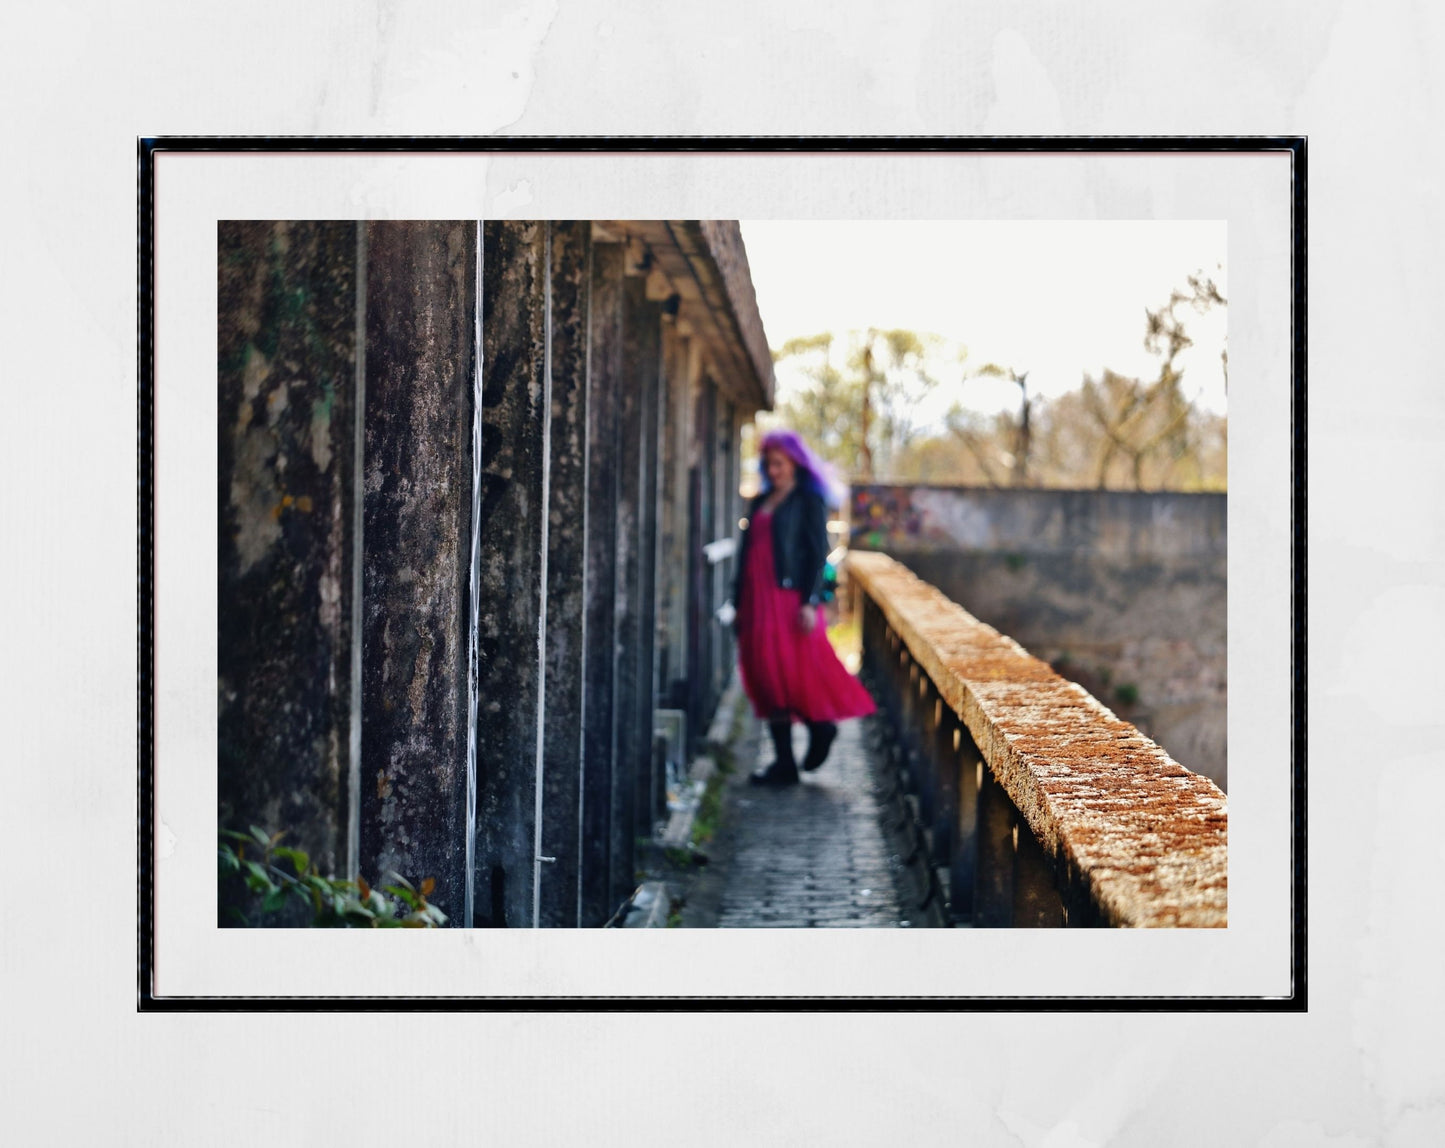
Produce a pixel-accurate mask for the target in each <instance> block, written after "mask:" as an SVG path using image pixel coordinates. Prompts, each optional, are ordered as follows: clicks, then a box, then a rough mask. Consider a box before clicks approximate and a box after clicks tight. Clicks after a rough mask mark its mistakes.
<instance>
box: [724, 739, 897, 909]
mask: <svg viewBox="0 0 1445 1148" xmlns="http://www.w3.org/2000/svg"><path fill="white" fill-rule="evenodd" d="M873 720H875V719H863V720H859V721H848V722H843V723H842V724H841V725H840V726H839V731H838V738H837V740H836V741H835V742H834V743H833V752H832V753H831V754H830V755H829V757H828V760H827V761H826V762H825V763H824V764H823V766H822V768H821V769H819V770H818V771H817V772H816V773H811V774H805V775H804V777H803V780H802V782H801V783H800V784H798V785H796V786H793V787H791V788H789V789H784V790H771V789H759V788H756V787H752V786H749V785H748V784H747V777H746V774H747V772H748V771H750V770H751V769H753V768H756V766H757V765H761V764H765V763H766V761H768V760H771V758H772V743H771V741H770V740H769V739H768V738H766V737H759V736H758V731H757V730H756V727H754V730H753V736H751V737H749V738H746V739H744V740H743V742H742V743H741V744H740V749H742V748H744V747H746V750H747V751H748V752H746V753H745V755H744V756H743V757H742V760H741V761H740V762H739V765H740V767H741V768H739V769H738V771H737V774H736V775H735V776H734V777H733V778H731V779H730V784H729V786H728V791H729V804H730V806H731V808H730V810H729V816H728V822H729V829H730V832H729V834H728V838H729V840H728V846H727V852H728V857H727V858H726V861H725V872H723V873H721V874H720V877H721V878H722V882H721V889H720V897H719V900H718V906H717V918H716V924H717V926H718V927H719V928H747V927H760V926H762V927H789V928H808V927H819V928H825V927H826V928H861V927H875V928H876V927H883V928H896V927H898V926H900V925H903V926H908V925H913V924H918V923H922V922H921V920H920V919H919V918H918V917H917V915H916V914H915V913H913V912H911V911H910V910H909V909H908V908H906V907H905V906H906V905H908V903H909V901H910V899H911V893H910V890H909V883H908V878H907V875H906V873H905V872H904V868H903V865H902V862H900V861H899V859H898V857H897V854H896V853H895V852H894V847H893V845H892V844H891V843H890V841H889V836H888V834H887V833H886V832H885V824H886V822H885V815H886V811H885V809H884V808H883V806H882V805H881V803H880V794H881V792H883V791H882V790H880V786H879V781H880V778H879V776H878V771H877V769H876V768H875V763H874V761H873V756H872V754H871V753H870V752H869V750H868V748H867V741H868V737H867V734H868V726H869V725H870V724H871V722H872V721H873ZM807 736H808V734H807V730H806V729H805V728H804V727H803V726H801V725H798V726H794V727H793V737H794V752H795V754H796V756H797V758H798V760H800V761H801V760H802V758H803V754H804V752H805V750H806V747H807Z"/></svg>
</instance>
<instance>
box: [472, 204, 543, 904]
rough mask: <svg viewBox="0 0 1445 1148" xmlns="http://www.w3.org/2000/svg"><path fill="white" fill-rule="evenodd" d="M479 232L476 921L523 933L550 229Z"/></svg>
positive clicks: (537, 701) (534, 756)
mask: <svg viewBox="0 0 1445 1148" xmlns="http://www.w3.org/2000/svg"><path fill="white" fill-rule="evenodd" d="M483 232H484V242H483V249H482V276H481V278H482V314H483V322H482V332H483V348H482V372H481V373H482V458H481V465H480V468H479V469H480V479H479V486H480V489H479V499H480V506H481V511H480V522H479V527H480V546H479V558H478V581H479V585H480V600H479V603H478V630H477V676H478V698H477V837H476V849H475V858H476V860H475V877H474V880H475V898H476V900H475V904H476V914H475V917H476V923H477V924H479V925H489V926H503V925H506V926H512V927H517V926H527V925H530V924H531V923H532V913H533V865H534V860H533V859H534V856H535V845H536V841H535V829H536V822H537V763H538V759H539V747H540V738H539V730H540V728H541V725H540V722H541V717H542V714H541V711H540V707H541V704H542V665H541V658H540V649H541V643H542V625H543V623H542V618H543V610H544V607H545V602H544V594H543V578H542V575H543V556H544V553H545V548H544V541H543V524H544V510H543V508H544V507H546V505H547V481H546V480H547V475H546V470H545V467H544V465H543V444H544V441H545V440H544V437H543V426H544V416H545V413H546V410H547V407H548V404H549V402H550V396H549V395H548V393H547V391H548V386H547V384H548V378H547V373H546V340H547V328H546V307H545V303H546V300H545V283H546V279H547V262H546V233H547V228H546V225H545V224H543V223H537V222H500V221H494V222H488V223H486V224H485V225H484V228H483Z"/></svg>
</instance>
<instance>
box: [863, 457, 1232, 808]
mask: <svg viewBox="0 0 1445 1148" xmlns="http://www.w3.org/2000/svg"><path fill="white" fill-rule="evenodd" d="M1226 526H1227V519H1226V497H1225V496H1224V495H1222V494H1178V493H1148V494H1136V493H1129V492H1123V491H1093V490H992V489H976V488H970V487H929V486H886V485H868V486H856V487H854V489H853V504H852V533H851V545H852V546H853V547H855V548H857V549H864V550H882V551H886V552H887V553H889V554H891V555H892V556H893V557H894V558H896V559H897V560H898V561H900V562H902V563H904V564H905V565H907V566H908V567H909V568H910V569H912V570H913V572H914V573H915V574H917V575H918V576H919V577H920V578H922V579H924V580H925V581H927V582H931V583H933V584H934V585H935V586H937V587H938V588H939V589H940V590H942V591H943V592H944V593H946V594H947V595H948V596H949V597H950V598H952V599H954V600H955V601H956V602H958V603H959V604H961V605H962V606H963V607H964V608H965V609H967V610H968V611H969V612H970V613H971V614H973V615H974V616H975V617H977V618H980V619H982V620H983V621H985V622H988V623H989V624H990V625H992V626H994V627H995V628H997V629H998V630H1001V631H1002V632H1003V633H1005V634H1008V635H1009V636H1011V637H1013V638H1014V639H1015V640H1017V641H1018V642H1019V643H1020V644H1022V645H1023V646H1024V647H1025V648H1026V649H1028V650H1029V652H1030V653H1032V654H1034V655H1035V656H1037V657H1040V658H1043V659H1045V660H1047V661H1049V662H1050V663H1053V664H1054V666H1055V668H1056V669H1058V670H1059V671H1060V672H1061V673H1063V674H1065V675H1066V676H1068V677H1072V678H1074V679H1075V680H1077V681H1079V682H1080V683H1081V684H1083V685H1084V686H1085V687H1086V688H1088V689H1089V690H1090V691H1091V692H1092V693H1094V694H1095V695H1096V696H1097V697H1098V698H1099V700H1101V701H1102V702H1104V703H1105V704H1106V705H1108V706H1109V707H1111V708H1112V709H1114V710H1115V711H1116V712H1117V713H1118V714H1119V715H1120V716H1121V717H1124V718H1126V719H1127V720H1129V721H1131V722H1133V723H1134V724H1135V725H1137V726H1139V727H1140V728H1141V729H1142V730H1144V732H1145V733H1147V734H1148V735H1149V736H1150V737H1152V738H1153V739H1154V740H1155V741H1157V742H1159V743H1160V744H1161V745H1163V746H1164V748H1165V749H1166V750H1168V751H1169V753H1170V754H1171V755H1172V756H1173V757H1174V758H1175V759H1176V760H1177V761H1179V762H1180V764H1182V765H1184V766H1186V767H1188V768H1189V769H1192V770H1194V771H1196V772H1198V773H1202V774H1204V775H1206V776H1208V777H1209V778H1211V779H1212V780H1214V781H1215V782H1216V783H1218V784H1219V785H1220V786H1221V787H1222V786H1224V784H1225V782H1226V775H1227V754H1226V728H1225V715H1226V637H1227V635H1226V617H1227V615H1226V600H1227V595H1226V557H1227V556H1226V550H1225V536H1226Z"/></svg>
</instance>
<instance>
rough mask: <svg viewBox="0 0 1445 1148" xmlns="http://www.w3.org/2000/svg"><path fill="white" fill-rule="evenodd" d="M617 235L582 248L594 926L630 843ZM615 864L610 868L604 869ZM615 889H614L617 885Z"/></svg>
mask: <svg viewBox="0 0 1445 1148" xmlns="http://www.w3.org/2000/svg"><path fill="white" fill-rule="evenodd" d="M622 264H623V250H622V247H621V245H620V244H615V243H598V244H595V245H594V246H593V249H592V271H591V305H590V308H589V311H590V316H589V327H590V334H589V342H590V347H589V353H588V366H587V575H586V580H587V597H586V602H585V606H584V610H585V625H586V628H587V641H586V644H585V646H584V648H583V651H582V661H583V703H582V704H583V723H582V729H583V748H582V757H583V765H582V856H581V869H582V872H581V881H582V892H581V897H582V924H583V925H585V926H597V925H601V924H602V923H603V922H605V921H606V920H607V918H608V917H609V916H611V914H612V912H613V911H614V910H615V909H616V907H617V905H616V902H617V900H619V899H620V897H621V896H625V895H626V893H627V892H628V891H630V888H629V889H623V888H622V887H623V886H624V885H625V883H626V881H625V875H626V874H630V871H631V849H630V845H629V844H628V842H630V838H625V839H624V836H623V832H622V826H621V824H620V821H619V819H618V817H617V816H616V814H617V812H618V810H619V808H620V805H621V802H620V795H619V793H618V791H617V774H616V773H615V768H614V767H615V762H616V757H617V738H618V732H619V727H618V722H617V706H618V695H617V675H616V669H617V662H618V654H619V648H620V647H619V642H618V638H617V633H618V631H617V624H618V616H619V608H618V607H619V590H620V589H621V585H620V583H619V580H618V560H619V555H620V554H621V553H622V550H621V547H622V545H623V542H622V539H621V538H620V537H619V534H618V517H619V515H618V506H619V500H620V493H619V490H620V488H619V481H620V476H621V470H622V458H621V455H620V452H619V449H618V448H619V437H618V436H619V424H618V411H619V408H620V406H621V405H622V403H623V401H624V400H623V391H624V388H623V383H622V326H621V324H622V271H623V266H622ZM614 867H616V873H617V876H616V878H615V879H614V877H613V876H612V874H613V873H614ZM619 889H621V890H622V892H620V893H619V892H618V890H619Z"/></svg>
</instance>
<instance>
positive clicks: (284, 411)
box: [217, 222, 357, 872]
mask: <svg viewBox="0 0 1445 1148" xmlns="http://www.w3.org/2000/svg"><path fill="white" fill-rule="evenodd" d="M218 240H219V279H218V289H219V314H218V318H219V331H218V341H219V347H218V351H219V364H218V365H219V392H218V399H219V411H218V413H219V423H220V425H219V433H220V439H219V448H220V466H219V473H218V476H217V477H218V496H219V510H220V538H219V546H220V551H219V587H218V590H219V598H218V602H219V604H220V610H219V619H218V631H219V632H218V638H219V663H220V664H219V681H218V683H217V684H218V691H219V696H218V713H219V725H220V734H219V744H218V753H219V760H218V770H217V772H218V799H219V801H218V817H219V822H220V825H221V827H223V828H238V829H241V830H244V829H245V828H246V827H247V826H249V825H251V824H256V825H260V826H262V827H264V828H266V829H268V830H271V831H273V832H274V831H276V830H280V829H285V830H287V833H288V836H287V838H286V843H287V844H290V845H294V846H297V847H299V848H302V849H305V850H306V851H307V852H308V853H309V854H310V855H311V856H312V857H314V858H315V859H316V861H317V863H318V865H320V866H322V867H323V868H324V869H325V870H327V871H328V872H341V871H344V870H345V869H346V867H347V864H348V858H347V836H348V826H349V801H348V786H347V778H348V772H349V763H350V760H351V752H350V740H351V729H352V720H351V710H352V689H351V681H352V663H353V655H354V651H353V637H354V634H353V627H352V616H351V602H352V597H353V596H352V594H351V579H352V564H353V558H354V553H353V552H354V547H355V532H354V528H353V509H354V491H353V488H354V484H355V478H356V472H355V467H356V459H355V454H354V450H353V440H354V435H355V426H356V395H357V380H356V364H357V346H356V327H357V316H356V291H357V277H356V248H357V229H356V225H355V224H352V223H279V222H261V223H256V222H244V223H236V222H223V223H221V224H220V226H219V234H218Z"/></svg>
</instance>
